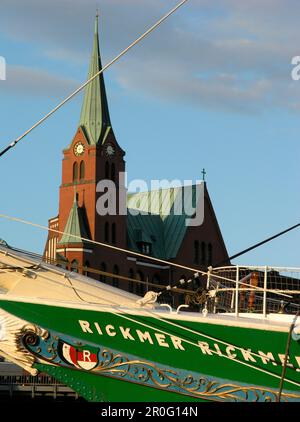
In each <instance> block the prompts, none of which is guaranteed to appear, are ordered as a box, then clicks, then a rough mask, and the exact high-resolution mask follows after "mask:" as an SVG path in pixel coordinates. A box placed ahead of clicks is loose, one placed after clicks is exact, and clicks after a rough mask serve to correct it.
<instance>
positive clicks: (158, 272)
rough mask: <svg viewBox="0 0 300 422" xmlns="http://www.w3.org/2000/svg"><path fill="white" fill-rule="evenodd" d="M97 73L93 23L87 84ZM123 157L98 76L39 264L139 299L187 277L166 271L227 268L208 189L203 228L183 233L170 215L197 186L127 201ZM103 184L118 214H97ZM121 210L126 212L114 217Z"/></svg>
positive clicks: (65, 163) (65, 164)
mask: <svg viewBox="0 0 300 422" xmlns="http://www.w3.org/2000/svg"><path fill="white" fill-rule="evenodd" d="M101 69H102V64H101V56H100V46H99V35H98V16H97V17H96V21H95V30H94V39H93V49H92V55H91V58H90V65H89V74H88V77H89V78H91V77H92V76H93V75H95V74H96V73H97V72H99V71H100V70H101ZM124 157H125V151H124V149H123V148H122V147H121V146H120V145H119V143H118V141H117V139H116V137H115V134H114V130H113V127H112V123H111V119H110V113H109V105H108V99H107V94H106V89H105V82H104V76H103V74H102V73H101V74H100V75H99V76H98V77H97V78H95V79H94V80H93V81H92V82H90V83H89V84H88V85H87V86H86V88H85V92H84V98H83V104H82V108H81V114H80V120H79V124H78V128H77V130H76V133H75V135H74V138H73V139H72V140H71V142H70V143H69V145H68V146H67V147H66V148H65V149H64V150H63V160H62V180H61V185H60V189H59V211H58V215H57V216H56V217H54V218H51V219H50V220H49V226H48V227H49V232H48V239H47V242H46V245H45V250H44V258H45V260H46V261H47V262H51V263H56V264H58V265H61V266H64V267H65V268H67V269H69V270H71V271H77V272H80V273H83V274H85V275H88V276H90V277H93V278H96V279H97V280H99V281H102V282H105V283H109V284H111V285H113V286H115V287H119V288H121V289H124V290H128V291H130V292H134V293H136V294H138V295H144V294H145V292H146V291H147V290H148V288H149V289H150V288H151V289H152V287H151V286H152V284H155V285H167V284H170V283H171V284H174V283H177V282H178V281H179V280H180V279H182V278H185V279H187V278H190V277H191V276H192V274H193V272H191V271H189V270H187V271H184V270H183V269H180V268H177V267H176V266H173V265H172V263H178V264H181V265H183V266H186V267H191V268H198V269H201V270H206V269H207V267H208V266H210V265H212V266H213V265H215V264H218V263H220V262H221V263H223V264H225V263H228V264H229V260H228V253H227V250H226V246H225V243H224V241H223V237H222V233H221V231H220V228H219V225H218V221H217V218H216V215H215V212H214V209H213V205H212V202H211V200H210V197H209V193H208V190H207V185H206V182H203V211H204V220H203V222H202V224H201V225H192V224H190V225H189V224H186V221H187V219H186V215H184V213H178V212H175V211H176V203H177V198H178V197H179V196H180V194H181V193H182V190H189V192H188V194H189V195H190V196H191V197H193V198H194V196H195V191H196V186H192V187H190V189H187V188H185V187H184V188H178V187H171V188H166V189H158V190H156V191H148V192H139V193H126V187H125V182H124V180H123V178H122V177H119V175H121V174H124V172H125V171H126V163H125V159H124ZM141 178H142V175H141ZM153 178H155V174H153ZM101 181H111V182H113V183H114V186H115V191H116V193H117V195H116V196H117V198H121V199H117V212H116V213H107V215H103V213H100V214H99V212H97V201H98V200H99V198H101V196H102V195H104V194H105V193H103V192H99V189H97V185H98V183H99V182H101ZM193 198H192V200H194V199H193ZM120 202H123V203H122V204H121V203H120ZM124 207H125V209H126V210H127V211H129V212H120V209H121V208H122V209H124ZM177 211H178V210H177ZM51 230H56V231H57V232H55V231H51ZM58 232H59V233H58ZM87 240H91V241H94V242H99V243H102V244H106V245H107V246H108V247H105V246H103V245H99V244H97V243H92V242H89V241H87ZM117 248H120V249H124V250H126V251H127V252H124V251H120V250H117ZM130 251H132V252H135V253H139V254H140V255H135V254H131V253H130ZM147 257H154V258H156V259H157V260H155V261H153V260H151V259H149V258H147ZM159 260H162V261H168V262H160V261H159ZM133 280H138V281H140V282H134V281H133Z"/></svg>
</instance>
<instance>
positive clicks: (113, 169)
mask: <svg viewBox="0 0 300 422" xmlns="http://www.w3.org/2000/svg"><path fill="white" fill-rule="evenodd" d="M110 178H111V180H112V181H113V182H115V181H116V166H115V164H114V163H112V164H111V168H110Z"/></svg>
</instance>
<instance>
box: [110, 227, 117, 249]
mask: <svg viewBox="0 0 300 422" xmlns="http://www.w3.org/2000/svg"><path fill="white" fill-rule="evenodd" d="M111 243H112V244H113V245H115V244H116V223H112V225H111Z"/></svg>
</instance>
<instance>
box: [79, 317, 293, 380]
mask: <svg viewBox="0 0 300 422" xmlns="http://www.w3.org/2000/svg"><path fill="white" fill-rule="evenodd" d="M78 322H79V325H80V328H81V330H82V332H83V333H87V334H98V335H100V336H102V335H105V334H107V335H108V336H109V337H118V336H120V335H121V336H122V337H123V339H124V340H130V341H136V340H138V341H140V342H141V343H147V344H149V345H154V344H156V345H158V346H159V347H164V348H170V347H171V346H173V348H174V349H175V350H180V351H185V350H186V349H185V347H184V346H183V344H182V343H183V342H184V340H183V339H181V338H179V337H176V336H172V335H166V334H162V333H157V332H153V333H150V332H149V331H142V330H140V329H133V328H130V327H123V326H119V327H117V326H114V325H111V324H108V325H105V326H104V325H103V326H102V327H101V326H100V325H99V323H98V322H94V323H93V324H91V323H90V322H89V321H84V320H79V321H78ZM91 327H93V328H91ZM195 344H196V341H195ZM198 347H199V349H200V351H201V353H202V354H203V355H206V356H207V357H210V356H216V355H217V356H220V357H225V358H229V359H231V360H233V361H235V360H236V361H244V362H250V363H260V364H261V363H262V364H263V365H270V364H272V365H274V366H277V365H280V364H281V365H284V361H285V355H284V354H280V353H278V355H277V356H278V359H276V357H275V355H274V354H273V353H272V352H263V351H261V350H259V351H257V352H252V351H251V349H243V348H240V347H237V346H236V347H235V346H232V345H228V344H227V345H226V343H225V344H224V343H222V342H220V343H219V344H218V343H212V344H209V343H208V342H206V341H198ZM293 361H294V362H295V363H294V364H293V363H291V361H290V356H288V359H287V366H288V367H291V368H294V369H296V371H297V372H300V356H293Z"/></svg>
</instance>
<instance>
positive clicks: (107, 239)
mask: <svg viewBox="0 0 300 422" xmlns="http://www.w3.org/2000/svg"><path fill="white" fill-rule="evenodd" d="M104 240H105V242H109V223H108V222H106V223H105V226H104Z"/></svg>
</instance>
